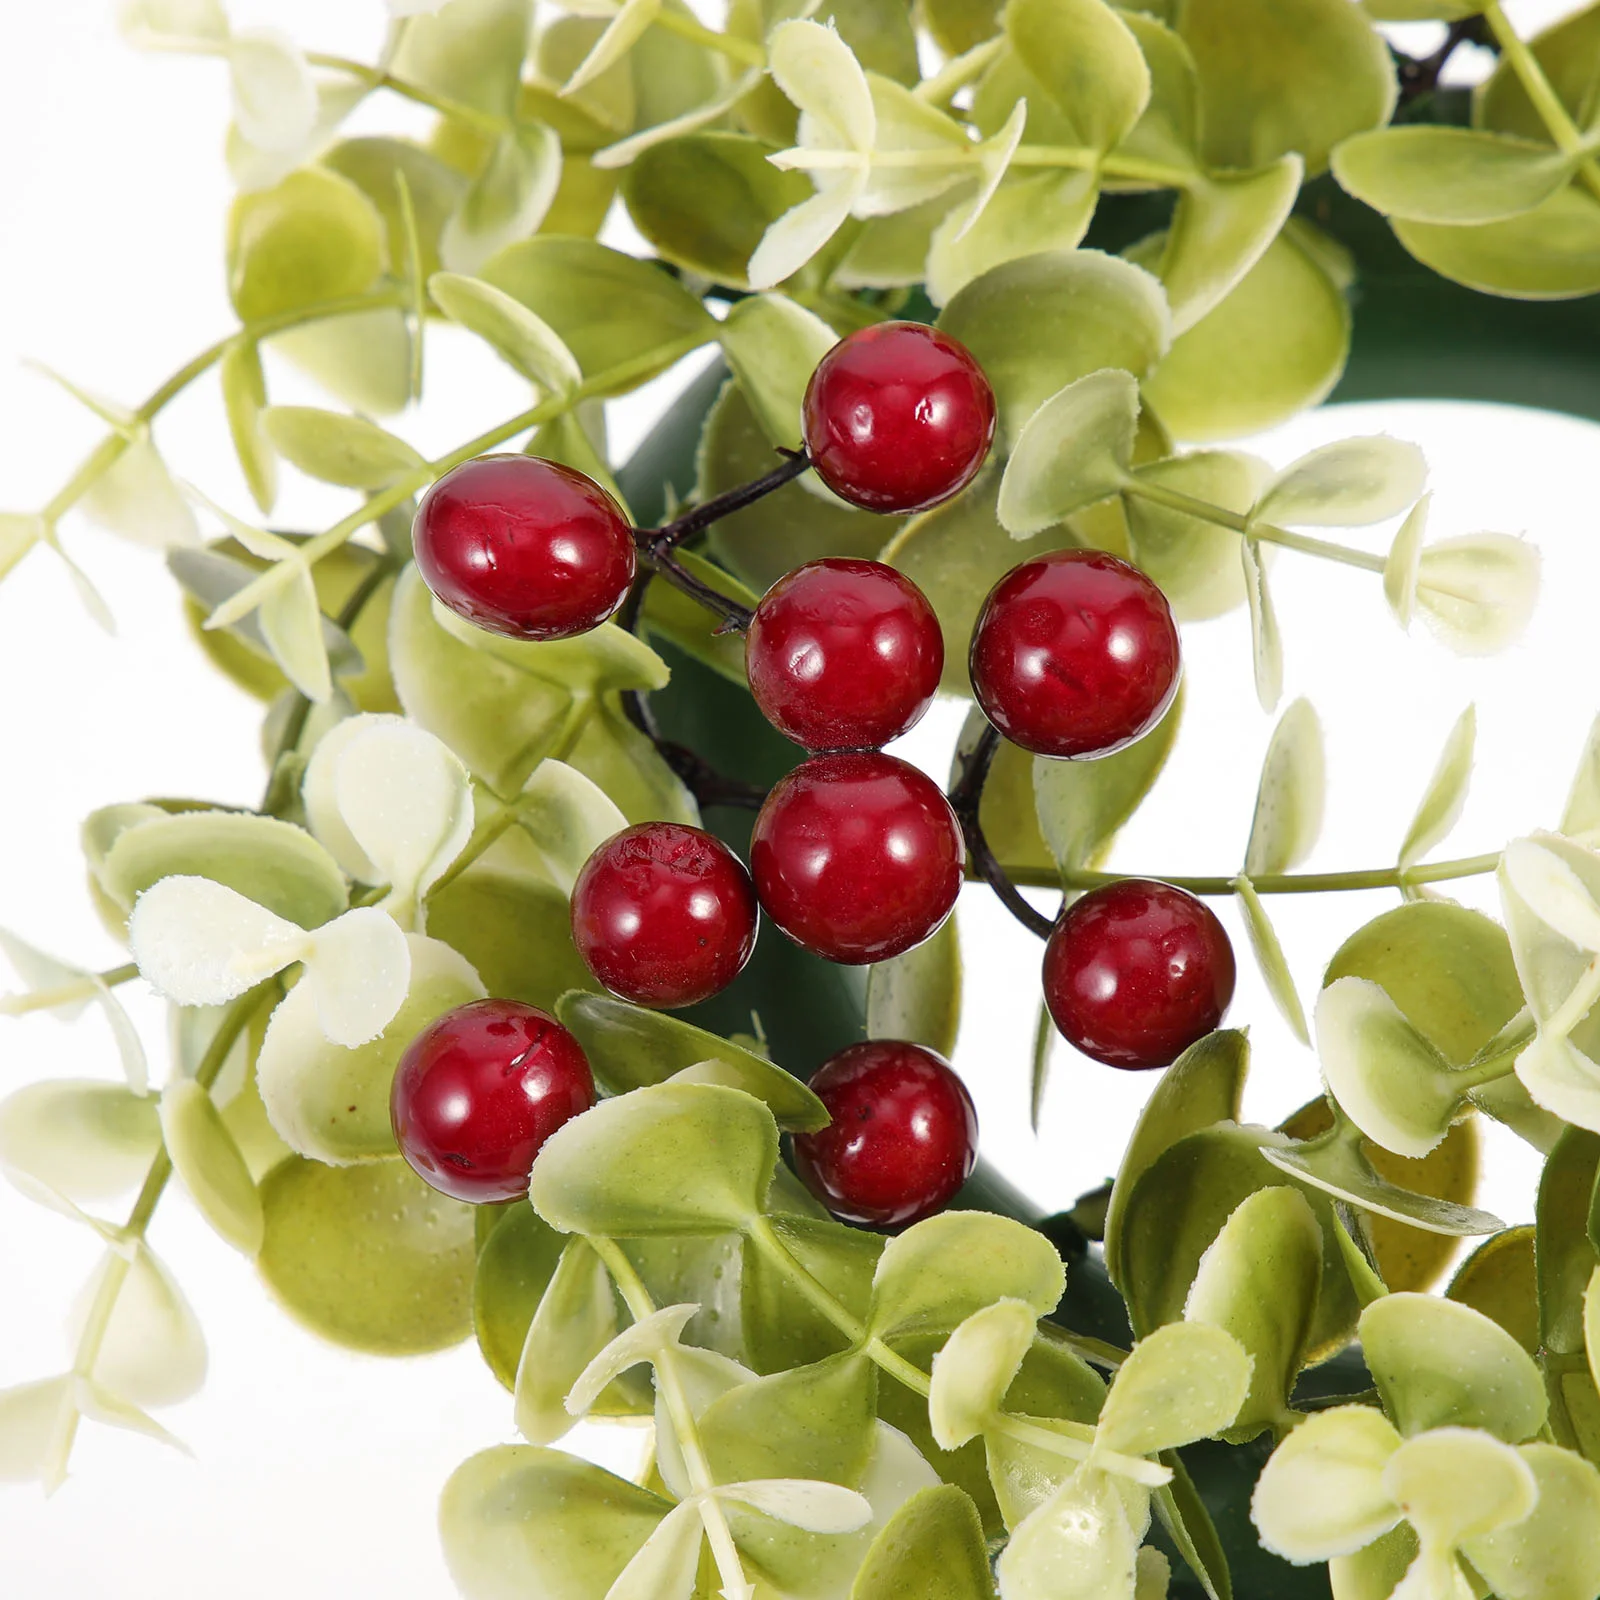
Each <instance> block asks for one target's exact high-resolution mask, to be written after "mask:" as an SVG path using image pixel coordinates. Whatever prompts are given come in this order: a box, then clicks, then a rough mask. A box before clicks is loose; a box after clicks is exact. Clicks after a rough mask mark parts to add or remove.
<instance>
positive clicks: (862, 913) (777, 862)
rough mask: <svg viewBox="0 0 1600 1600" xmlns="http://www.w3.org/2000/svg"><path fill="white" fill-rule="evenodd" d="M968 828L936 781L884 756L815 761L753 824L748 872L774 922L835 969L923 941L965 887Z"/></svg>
mask: <svg viewBox="0 0 1600 1600" xmlns="http://www.w3.org/2000/svg"><path fill="white" fill-rule="evenodd" d="M963 852H964V847H963V845H962V841H961V827H960V824H959V823H958V822H957V821H956V817H955V813H954V812H953V811H952V810H951V809H950V803H949V801H947V800H946V799H945V797H944V795H943V793H942V792H941V791H940V789H939V786H938V785H937V784H936V783H934V781H933V780H932V779H931V778H929V777H927V776H926V775H924V774H923V773H921V772H919V771H918V770H917V769H916V768H915V767H913V766H910V765H908V764H907V763H906V762H904V761H900V760H897V759H896V758H895V757H894V756H886V755H883V754H881V753H880V752H878V751H863V752H859V753H854V754H840V755H827V756H813V757H812V759H811V760H809V761H803V762H801V764H800V765H799V766H798V767H796V768H795V769H794V771H793V772H791V773H789V774H788V776H787V777H785V778H783V779H781V780H780V781H779V782H778V784H777V786H776V787H775V788H774V789H773V791H772V793H771V794H769V795H768V796H767V801H766V804H765V805H763V806H762V808H761V814H760V815H759V816H758V817H757V818H756V826H755V833H754V834H753V836H752V838H751V842H750V870H751V872H752V873H753V874H754V876H755V880H756V893H757V894H758V895H759V896H760V898H761V905H762V908H763V909H764V910H765V911H766V913H767V915H768V916H770V917H771V918H772V920H773V921H774V922H775V923H777V925H778V926H779V927H780V928H782V929H783V931H784V932H785V933H786V934H788V935H789V937H790V938H791V939H793V940H794V941H795V943H796V944H800V945H804V946H805V948H806V949H807V950H812V951H815V952H816V954H818V955H819V956H826V957H827V958H828V960H830V961H840V962H845V963H847V964H852V965H860V964H861V963H863V962H868V961H886V960H888V959H889V957H890V956H897V955H900V954H901V953H902V952H903V951H906V950H909V949H911V947H912V946H913V945H918V944H921V943H922V941H923V940H924V939H926V938H927V937H928V935H929V934H931V933H932V932H934V930H935V929H937V928H938V926H939V924H940V923H942V922H943V921H944V919H945V918H946V917H947V916H949V915H950V911H951V908H952V907H953V906H954V905H955V903H956V895H957V894H958V893H959V892H960V889H961V865H962V856H963Z"/></svg>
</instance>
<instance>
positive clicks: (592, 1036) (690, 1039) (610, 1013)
mask: <svg viewBox="0 0 1600 1600" xmlns="http://www.w3.org/2000/svg"><path fill="white" fill-rule="evenodd" d="M556 1011H557V1015H558V1016H559V1017H560V1018H561V1021H562V1023H563V1024H564V1025H565V1026H566V1027H568V1028H570V1029H571V1030H572V1032H573V1033H574V1034H575V1035H576V1036H577V1039H578V1042H579V1043H580V1044H581V1045H582V1046H583V1049H584V1054H585V1055H587V1056H588V1057H589V1064H590V1066H591V1067H593V1069H594V1074H595V1077H596V1078H597V1079H598V1080H599V1082H600V1083H601V1084H602V1085H603V1086H604V1087H605V1089H606V1090H607V1091H608V1092H610V1093H611V1094H626V1093H627V1092H628V1091H629V1090H631V1089H639V1088H644V1087H647V1086H649V1085H651V1084H658V1083H665V1082H666V1081H667V1079H669V1078H672V1077H676V1076H678V1075H679V1074H682V1073H685V1072H690V1071H693V1072H694V1073H695V1074H696V1076H697V1079H698V1081H700V1082H703V1083H713V1082H714V1083H720V1084H722V1085H723V1086H724V1087H725V1088H730V1089H742V1090H743V1091H744V1092H745V1093H746V1094H749V1095H753V1096H755V1098H756V1099H758V1100H761V1101H763V1102H764V1103H765V1104H766V1106H767V1107H768V1109H769V1110H770V1111H771V1112H772V1114H773V1116H774V1117H775V1118H776V1119H777V1121H778V1124H779V1126H780V1127H783V1128H787V1129H791V1130H795V1131H799V1132H815V1131H816V1130H817V1129H818V1128H824V1127H826V1126H827V1124H828V1113H827V1112H826V1110H824V1109H823V1105H822V1102H821V1101H820V1100H818V1099H817V1097H816V1096H815V1095H814V1094H813V1093H812V1092H811V1091H810V1090H809V1089H808V1088H807V1087H806V1086H805V1084H803V1083H802V1082H801V1081H800V1080H799V1079H798V1078H796V1077H793V1076H792V1075H791V1074H789V1073H787V1072H785V1071H784V1070H783V1068H782V1067H778V1066H774V1065H773V1063H772V1062H770V1061H768V1060H766V1059H765V1058H764V1057H762V1056H758V1055H756V1054H755V1053H754V1052H753V1051H751V1050H746V1049H744V1048H743V1047H742V1046H740V1045H737V1044H735V1043H733V1042H732V1041H731V1040H729V1039H723V1038H719V1037H718V1036H717V1035H716V1034H714V1033H708V1032H707V1031H706V1030H705V1029H704V1028H697V1027H695V1026H694V1025H693V1023H689V1022H685V1021H683V1020H682V1018H680V1017H673V1016H668V1015H666V1014H665V1013H663V1012H660V1011H649V1010H646V1009H645V1008H644V1007H643V1006H636V1005H631V1004H630V1003H629V1002H628V1001H626V1000H618V999H616V998H615V997H614V996H612V995H601V994H576V993H575V994H566V995H563V996H562V997H561V1001H560V1004H559V1005H558V1006H557V1007H556Z"/></svg>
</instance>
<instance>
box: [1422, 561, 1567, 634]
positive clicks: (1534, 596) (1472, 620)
mask: <svg viewBox="0 0 1600 1600" xmlns="http://www.w3.org/2000/svg"><path fill="white" fill-rule="evenodd" d="M1538 599H1539V551H1538V548H1537V547H1536V546H1534V545H1531V544H1529V543H1528V542H1527V541H1526V540H1525V539H1513V538H1511V537H1510V535H1508V534H1504V533H1474V534H1468V535H1467V536H1466V537H1465V538H1461V539H1441V540H1440V541H1439V542H1438V543H1437V544H1431V545H1429V546H1427V548H1426V549H1424V550H1423V552H1422V557H1421V560H1420V562H1419V564H1418V567H1417V607H1418V609H1419V610H1420V611H1421V612H1422V616H1423V620H1424V621H1425V622H1426V623H1427V624H1428V626H1429V627H1430V628H1432V629H1433V631H1434V632H1435V633H1436V634H1437V635H1438V636H1439V638H1440V639H1441V640H1442V641H1443V642H1444V643H1445V644H1447V645H1448V646H1449V647H1450V648H1451V649H1452V650H1454V651H1456V652H1457V653H1458V654H1460V655H1465V656H1483V655H1493V654H1494V653H1495V651H1497V650H1503V649H1504V648H1505V647H1506V646H1507V645H1509V644H1514V643H1515V642H1516V641H1517V640H1518V639H1519V638H1521V636H1522V633H1523V631H1524V630H1525V629H1526V628H1527V626H1528V620H1529V618H1530V617H1532V615H1533V608H1534V606H1535V605H1536V604H1537V603H1538Z"/></svg>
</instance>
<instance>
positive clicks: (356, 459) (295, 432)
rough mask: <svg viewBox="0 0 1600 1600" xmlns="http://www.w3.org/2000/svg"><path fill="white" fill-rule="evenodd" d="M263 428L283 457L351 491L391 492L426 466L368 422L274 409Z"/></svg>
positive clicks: (304, 408) (267, 414)
mask: <svg viewBox="0 0 1600 1600" xmlns="http://www.w3.org/2000/svg"><path fill="white" fill-rule="evenodd" d="M261 422H262V427H263V429H264V430H265V432H266V435H267V438H268V439H269V440H271V442H272V443H273V445H275V446H276V447H277V449H278V450H279V452H280V453H281V454H282V455H284V456H285V457H286V458H287V459H288V460H289V461H290V462H292V463H293V464H294V465H295V466H297V467H298V468H299V469H300V470H301V471H302V472H303V473H305V474H306V476H307V477H309V478H316V479H318V480H319V481H321V482H323V483H336V484H339V485H341V486H342V487H344V488H347V489H386V488H388V487H389V486H390V485H391V484H392V483H395V482H397V481H398V480H399V479H401V478H403V477H405V476H406V475H407V474H408V473H413V472H415V471H416V470H417V468H419V467H425V466H426V465H427V463H426V462H425V461H424V460H423V459H422V457H421V456H420V455H418V454H417V452H416V451H415V450H413V449H412V448H411V446H410V445H408V444H407V443H406V442H405V440H404V439H397V438H396V437H395V436H394V435H393V434H392V433H388V432H385V430H384V429H382V428H380V427H379V426H378V425H377V424H376V423H374V422H368V421H367V420H366V419H365V418H363V417H346V416H341V415H340V414H339V413H338V412H336V411H319V410H317V409H315V408H314V407H312V406H272V407H270V408H269V409H268V410H267V411H265V412H263V413H262V418H261Z"/></svg>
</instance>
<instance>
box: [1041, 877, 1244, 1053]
mask: <svg viewBox="0 0 1600 1600" xmlns="http://www.w3.org/2000/svg"><path fill="white" fill-rule="evenodd" d="M1233 979H1234V966H1233V946H1232V945H1231V944H1230V943H1229V942H1228V935H1227V933H1226V932H1225V931H1224V930H1223V926H1222V924H1221V923H1220V922H1218V921H1217V919H1216V917H1215V916H1214V915H1213V913H1212V911H1211V909H1210V907H1208V906H1205V905H1203V904H1201V902H1200V901H1198V900H1196V899H1195V897H1194V896H1193V895H1192V894H1185V893H1184V891H1183V890H1182V889H1174V888H1173V887H1172V886H1171V885H1170V884H1165V883H1150V882H1148V881H1147V880H1145V879H1143V878H1125V879H1124V880H1123V881H1122V882H1120V883H1111V884H1107V885H1106V886H1105V887H1104V888H1103V889H1096V890H1094V891H1093V892H1092V893H1090V894H1086V895H1085V896H1084V897H1083V898H1082V899H1081V900H1079V901H1078V902H1077V903H1076V904H1074V905H1073V906H1071V907H1069V908H1068V910H1067V911H1066V913H1065V914H1064V915H1063V916H1062V918H1061V920H1060V921H1059V922H1058V923H1057V924H1056V926H1055V931H1054V932H1053V933H1051V935H1050V941H1049V943H1048V944H1047V945H1046V946H1045V951H1044V998H1045V1003H1046V1004H1047V1005H1048V1006H1049V1007H1050V1015H1051V1016H1052V1017H1054V1018H1055V1024H1056V1026H1057V1027H1058V1028H1059V1029H1060V1030H1061V1032H1062V1033H1063V1034H1064V1035H1065V1036H1066V1038H1067V1040H1068V1041H1069V1042H1070V1043H1071V1044H1072V1045H1073V1046H1074V1047H1076V1048H1077V1049H1079V1050H1081V1051H1082V1052H1083V1053H1084V1054H1085V1055H1086V1056H1092V1057H1094V1059H1095V1060H1096V1061H1103V1062H1105V1063H1106V1065H1107V1066H1112V1067H1125V1068H1128V1069H1129V1070H1134V1071H1137V1070H1139V1069H1142V1068H1145V1067H1164V1066H1167V1065H1169V1064H1170V1063H1171V1062H1172V1061H1174V1060H1176V1059H1177V1057H1178V1056H1180V1055H1181V1054H1182V1053H1183V1052H1184V1051H1185V1050H1187V1049H1188V1048H1189V1046H1190V1045H1192V1044H1193V1043H1194V1042H1195V1040H1197V1039H1202V1038H1204V1037H1205V1035H1206V1034H1208V1033H1210V1032H1211V1030H1212V1029H1213V1028H1215V1027H1216V1026H1217V1025H1218V1024H1219V1023H1220V1022H1221V1021H1222V1014H1223V1013H1224V1012H1225V1011H1226V1010H1227V1009H1228V1002H1229V1001H1230V1000H1232V999H1233Z"/></svg>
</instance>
